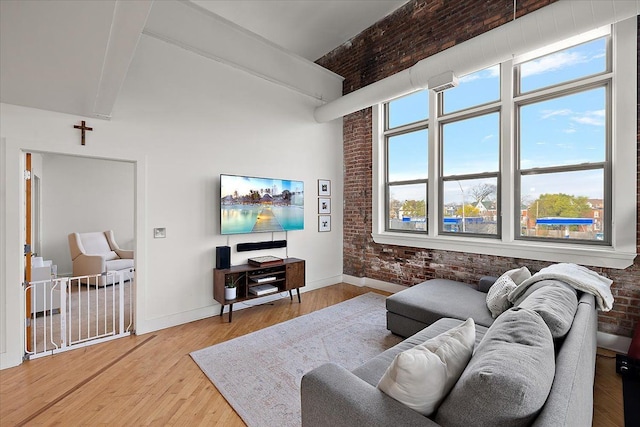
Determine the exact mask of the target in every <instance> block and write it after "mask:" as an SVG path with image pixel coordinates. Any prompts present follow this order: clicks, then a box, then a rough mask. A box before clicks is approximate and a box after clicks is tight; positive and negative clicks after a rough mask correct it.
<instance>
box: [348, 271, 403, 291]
mask: <svg viewBox="0 0 640 427" xmlns="http://www.w3.org/2000/svg"><path fill="white" fill-rule="evenodd" d="M342 281H343V282H344V283H348V284H350V285H354V286H360V287H362V286H366V287H368V288H373V289H378V290H380V291H386V292H391V293H396V292H400V291H402V290H403V289H407V287H406V286H403V285H396V284H395V283H389V282H383V281H382V280H376V279H369V278H368V277H355V276H350V275H348V274H343V275H342Z"/></svg>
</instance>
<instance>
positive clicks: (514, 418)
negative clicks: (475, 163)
mask: <svg viewBox="0 0 640 427" xmlns="http://www.w3.org/2000/svg"><path fill="white" fill-rule="evenodd" d="M494 281H495V278H482V279H481V280H480V282H479V283H478V284H477V285H470V284H465V283H461V282H456V281H451V280H441V279H434V280H429V281H427V282H424V283H421V284H418V285H415V286H413V287H411V288H409V289H407V290H403V291H401V292H399V293H396V294H395V295H392V296H390V297H389V298H387V300H386V307H387V310H388V311H387V322H388V323H387V325H388V329H389V330H391V331H392V332H393V333H395V334H397V335H400V336H402V337H407V338H406V339H405V340H404V341H403V342H401V343H399V344H398V345H396V346H395V347H392V348H390V349H389V350H387V351H385V352H383V353H381V354H380V355H378V356H377V357H375V358H373V359H371V360H369V361H368V362H366V363H365V364H363V365H361V366H360V367H358V368H356V369H355V370H353V371H348V370H346V369H344V368H343V367H341V366H339V365H336V364H332V363H327V364H324V365H322V366H320V367H318V368H316V369H314V370H312V371H310V372H308V373H307V374H305V375H304V376H303V378H302V383H301V404H302V425H303V426H309V427H311V426H314V427H316V426H332V427H336V426H345V427H346V426H360V425H362V426H364V425H366V426H400V425H401V426H438V425H443V426H447V425H474V426H482V425H500V426H516V425H533V426H545V427H557V426H590V425H591V421H592V416H593V383H594V375H595V357H596V332H597V310H596V302H595V300H594V296H593V295H592V294H589V293H583V292H580V291H576V290H575V289H573V288H571V292H573V295H574V297H571V296H570V297H569V298H570V299H571V298H573V299H575V301H574V302H573V304H574V306H575V307H574V308H573V309H569V310H564V309H563V308H562V307H559V309H560V311H562V313H559V315H560V316H565V318H566V316H567V313H571V314H569V318H568V324H567V325H566V327H565V329H568V330H566V331H562V333H563V334H564V335H562V336H558V335H560V334H558V333H557V331H554V327H555V326H554V325H553V324H552V323H553V322H554V319H555V318H554V316H555V315H558V313H553V312H554V309H553V307H552V309H551V310H548V308H549V307H548V303H549V301H551V300H552V299H553V298H552V297H553V295H551V296H550V295H549V294H548V292H551V293H552V294H553V293H554V292H555V293H556V294H557V293H558V292H560V293H563V294H564V295H567V294H570V292H569V291H567V288H570V287H569V286H568V285H566V284H565V283H562V282H558V281H555V280H546V281H540V282H538V283H536V284H535V285H534V286H532V287H531V288H530V289H529V290H528V291H527V292H526V293H525V294H524V295H523V296H522V297H521V298H520V299H519V301H518V302H517V303H516V307H513V308H510V309H508V310H506V311H505V312H504V313H502V314H501V315H499V316H498V317H497V318H495V319H494V318H493V316H492V313H491V312H490V311H489V309H488V308H487V291H488V290H489V289H490V288H491V286H492V284H493V283H494ZM543 288H544V290H542V291H539V290H540V289H543ZM535 292H538V294H536V293H535ZM544 292H547V294H544ZM541 293H542V294H541ZM541 305H542V306H543V308H542V310H540V306H541ZM552 305H553V304H552ZM555 308H556V309H558V306H557V304H556V307H555ZM536 310H537V311H536ZM573 310H575V311H574V312H573ZM550 313H551V314H550ZM468 317H471V318H472V319H473V320H474V321H475V332H476V337H475V338H476V346H475V350H474V353H473V355H472V356H471V359H470V361H469V362H468V365H467V366H466V368H465V369H464V372H463V373H462V375H461V376H460V378H459V379H458V380H457V382H456V383H455V385H454V386H453V389H451V391H450V392H449V393H448V394H447V395H446V397H444V400H443V401H442V402H441V404H440V406H439V408H438V409H437V411H436V412H435V413H433V414H432V415H430V416H425V415H422V414H421V413H419V412H417V411H415V410H413V409H411V408H409V407H408V406H406V405H405V404H404V403H401V402H400V401H398V400H396V399H394V398H392V397H390V396H389V395H387V394H385V393H384V392H382V391H381V390H380V389H379V388H378V387H377V385H378V382H379V381H380V379H381V378H382V377H383V376H384V375H385V372H386V371H387V369H388V368H389V366H390V365H391V364H392V363H393V362H394V358H395V357H396V355H398V354H399V353H401V352H405V351H406V350H409V349H412V348H414V347H415V346H417V345H419V344H422V343H424V342H425V341H427V340H429V339H432V338H434V337H436V336H438V335H440V334H442V333H444V332H446V331H449V330H451V329H452V328H455V327H457V326H459V325H461V324H462V323H463V321H464V319H467V318H468ZM523 318H526V319H529V320H531V321H533V322H534V323H536V324H538V325H539V324H540V323H542V324H543V325H545V326H546V325H547V324H551V326H548V327H547V328H548V329H547V330H546V331H543V329H544V327H537V326H536V327H533V328H532V327H531V326H530V325H529V324H524V326H518V322H520V321H521V320H520V319H523ZM549 319H551V320H549ZM566 321H567V319H565V324H566ZM545 322H546V323H545ZM549 322H551V323H549ZM518 328H520V329H519V332H514V331H517V330H518ZM536 328H537V329H539V330H540V331H541V333H542V334H548V336H547V337H546V338H545V339H547V340H552V341H551V342H552V343H551V350H550V351H549V350H545V351H546V353H547V354H550V357H551V359H550V360H547V362H544V363H541V365H540V366H539V367H538V366H529V365H530V364H529V363H528V362H527V363H523V360H524V359H522V360H520V358H521V354H520V353H519V351H520V350H519V349H520V348H521V347H523V346H525V347H526V345H528V344H529V337H528V335H529V333H530V332H529V331H530V330H532V329H536ZM554 333H555V335H554ZM505 334H506V335H509V334H511V336H509V337H507V339H505V338H504V336H505ZM552 335H553V336H552ZM485 336H486V337H487V340H484V341H488V342H483V338H484V337H485ZM509 340H515V341H517V342H515V343H507V344H505V343H504V342H502V341H505V342H506V341H509ZM485 344H486V345H485ZM502 344H505V345H502ZM492 345H493V346H494V347H493V353H489V354H487V352H490V351H491V350H490V348H491V346H492ZM496 345H497V346H498V348H499V349H500V350H499V351H495V350H496V347H495V346H496ZM487 348H489V350H487ZM534 350H535V349H534ZM541 352H542V351H541ZM487 357H488V358H487ZM483 358H484V359H483ZM491 358H493V359H494V360H492V359H491ZM534 358H535V353H534ZM477 359H480V360H484V363H485V365H484V366H485V368H486V363H487V361H488V363H489V364H491V363H494V364H498V365H499V366H498V367H497V370H498V372H500V375H502V376H503V377H504V378H503V379H505V378H506V382H507V383H509V382H510V378H511V379H513V382H515V383H516V384H507V385H504V386H503V385H502V384H500V386H498V387H495V384H494V387H493V389H492V388H491V387H492V386H490V385H487V388H484V387H485V384H484V383H483V378H484V377H482V375H483V374H482V373H481V374H480V375H479V376H478V373H477V372H474V370H475V368H476V367H477V366H482V365H481V364H480V365H478V364H479V363H480V362H476V360H477ZM543 365H546V366H547V367H546V368H545V366H543ZM485 368H483V369H485ZM536 369H540V370H541V371H544V370H547V371H548V369H550V370H551V372H550V373H549V372H546V374H547V378H550V379H549V383H548V388H547V389H546V390H542V391H540V393H542V395H541V396H539V395H537V393H538V388H542V387H541V386H540V385H539V383H540V381H538V378H542V377H544V375H543V373H542V372H541V373H537V372H536ZM496 377H498V376H496ZM478 378H480V380H479V381H480V383H478V381H475V382H474V379H475V380H477V379H478ZM516 378H517V380H516ZM529 379H532V381H531V382H530V383H527V384H526V386H523V385H522V384H518V383H520V382H527V381H528V380H529ZM513 386H515V389H512V388H510V387H513ZM518 387H521V388H520V389H519V388H518ZM527 387H528V389H527ZM522 388H524V389H525V391H522ZM512 390H516V391H512ZM505 393H507V394H506V395H505ZM518 393H523V394H522V396H520V395H518ZM531 396H533V397H531ZM536 397H537V398H538V400H539V401H540V402H541V407H539V408H533V409H531V408H530V407H527V405H528V404H530V403H531V402H532V401H533V400H535V398H536ZM513 399H516V400H517V399H520V400H519V401H518V402H519V403H517V404H514V403H513V402H514V400H513ZM540 399H542V400H540ZM509 402H511V403H509ZM520 405H522V407H523V408H520V407H519V406H520ZM527 409H528V410H529V412H527V413H524V414H523V413H522V411H525V412H526V410H527Z"/></svg>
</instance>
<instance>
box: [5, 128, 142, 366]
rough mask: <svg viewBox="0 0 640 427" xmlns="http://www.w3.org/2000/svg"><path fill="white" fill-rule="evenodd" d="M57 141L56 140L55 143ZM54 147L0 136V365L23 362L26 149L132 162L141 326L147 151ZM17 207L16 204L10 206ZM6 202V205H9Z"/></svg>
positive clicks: (136, 313)
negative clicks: (139, 153) (142, 153)
mask: <svg viewBox="0 0 640 427" xmlns="http://www.w3.org/2000/svg"><path fill="white" fill-rule="evenodd" d="M57 145H60V144H57ZM65 147H66V148H57V147H56V144H55V143H52V142H51V141H47V140H36V141H33V140H29V141H26V140H22V139H18V138H10V137H5V138H0V171H2V172H0V174H2V176H0V178H2V179H1V180H0V181H4V183H5V184H4V185H5V188H0V190H6V191H0V223H1V224H0V232H2V233H1V234H2V235H3V236H5V237H4V238H3V239H0V267H2V268H1V269H0V307H2V308H6V310H4V309H3V310H0V369H5V368H9V367H12V366H17V365H19V364H21V363H22V358H23V354H24V348H23V343H24V339H25V337H24V323H23V322H24V319H25V316H26V313H25V311H26V310H25V301H24V292H23V291H22V286H21V283H22V281H23V280H24V271H25V258H24V255H23V253H24V248H23V245H24V241H25V232H24V227H25V209H24V194H25V181H24V179H23V178H24V172H23V171H24V169H25V155H24V154H25V153H26V152H32V153H47V154H60V155H69V156H77V157H87V158H93V159H103V160H116V161H124V162H131V163H133V166H134V183H133V185H134V225H133V229H134V251H135V254H136V255H135V267H136V281H135V283H136V286H135V307H134V325H135V326H136V328H140V326H142V329H145V327H144V326H143V325H142V324H141V322H143V319H146V317H147V316H146V311H145V301H146V289H147V283H146V277H147V274H146V272H147V269H146V258H147V256H146V244H145V236H144V230H146V229H147V224H146V210H147V203H146V186H147V185H146V169H147V159H146V156H135V155H133V156H132V155H129V154H124V153H113V152H111V151H110V150H108V147H107V149H106V150H105V148H104V147H102V148H101V147H97V146H94V147H87V146H84V147H82V146H79V145H78V146H75V145H74V146H68V147H67V146H65ZM16 206H17V207H18V209H15V207H16ZM9 207H11V209H9Z"/></svg>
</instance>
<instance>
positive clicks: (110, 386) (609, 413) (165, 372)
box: [0, 284, 624, 427]
mask: <svg viewBox="0 0 640 427" xmlns="http://www.w3.org/2000/svg"><path fill="white" fill-rule="evenodd" d="M370 291H374V292H378V293H381V294H384V292H379V291H375V290H373V289H370V288H360V287H356V286H352V285H347V284H337V285H334V286H329V287H326V288H323V289H319V290H314V291H310V292H306V293H304V294H302V303H301V304H298V302H297V300H296V299H295V298H294V301H293V302H291V301H290V300H289V298H288V297H286V298H284V299H282V300H278V301H275V302H274V303H273V304H266V305H262V306H256V307H252V308H248V309H245V310H241V311H237V312H234V315H233V323H231V324H229V323H228V322H227V315H226V313H225V315H224V316H223V318H220V317H218V316H216V317H212V318H209V319H204V320H200V321H197V322H192V323H188V324H185V325H181V326H176V327H173V328H169V329H164V330H161V331H157V332H154V333H151V334H146V335H140V336H132V337H127V338H122V339H118V340H114V341H111V342H108V343H104V344H98V345H94V346H91V347H85V348H81V349H77V350H73V351H69V352H67V353H61V354H58V355H55V356H50V357H44V358H41V359H36V360H32V361H29V362H25V363H23V364H22V365H21V366H19V367H16V368H10V369H5V370H3V371H0V425H1V426H21V425H41V424H46V425H53V424H59V425H98V424H100V425H114V426H115V425H127V426H133V425H135V426H138V425H209V426H210V425H224V426H243V425H244V423H243V422H242V420H241V419H240V418H239V417H238V415H237V414H236V413H235V412H234V410H233V408H231V406H229V404H228V403H227V402H226V401H225V399H224V398H223V397H222V396H221V395H220V393H218V391H217V390H216V388H215V387H214V386H213V385H212V384H211V382H210V381H209V380H208V379H207V377H206V376H205V375H204V374H203V373H202V371H200V369H199V368H198V366H197V365H196V364H195V363H194V362H193V361H192V359H191V357H190V356H189V353H190V352H192V351H194V350H198V349H201V348H204V347H207V346H210V345H213V344H216V343H220V342H223V341H226V340H229V339H232V338H234V337H237V336H241V335H244V334H247V333H249V332H252V331H255V330H258V329H262V328H264V327H267V326H270V325H273V324H276V323H280V322H283V321H286V320H288V319H292V318H295V317H297V316H300V315H303V314H307V313H310V312H312V311H315V310H319V309H321V308H324V307H328V306H330V305H333V304H337V303H339V302H342V301H344V300H347V299H350V298H353V297H355V296H357V295H360V294H363V293H366V292H370ZM594 412H595V415H594V423H593V425H594V426H598V427H599V426H623V425H624V417H623V414H622V385H621V379H620V377H619V376H618V375H617V374H616V373H615V355H614V354H613V353H611V352H608V351H606V350H601V349H599V350H598V358H597V364H596V384H595V405H594Z"/></svg>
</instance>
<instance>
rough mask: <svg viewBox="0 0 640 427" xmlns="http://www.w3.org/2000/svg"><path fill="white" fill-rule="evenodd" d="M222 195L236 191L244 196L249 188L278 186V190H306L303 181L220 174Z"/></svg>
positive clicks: (257, 188)
mask: <svg viewBox="0 0 640 427" xmlns="http://www.w3.org/2000/svg"><path fill="white" fill-rule="evenodd" d="M220 184H221V185H220V197H221V198H224V197H226V196H229V195H233V193H234V191H238V194H239V195H241V196H243V195H246V194H249V190H260V189H264V188H273V187H274V186H275V187H276V191H277V192H278V193H281V192H282V190H289V191H291V192H298V191H303V190H304V183H303V182H302V181H289V180H284V179H271V178H254V177H244V176H236V175H220Z"/></svg>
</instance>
